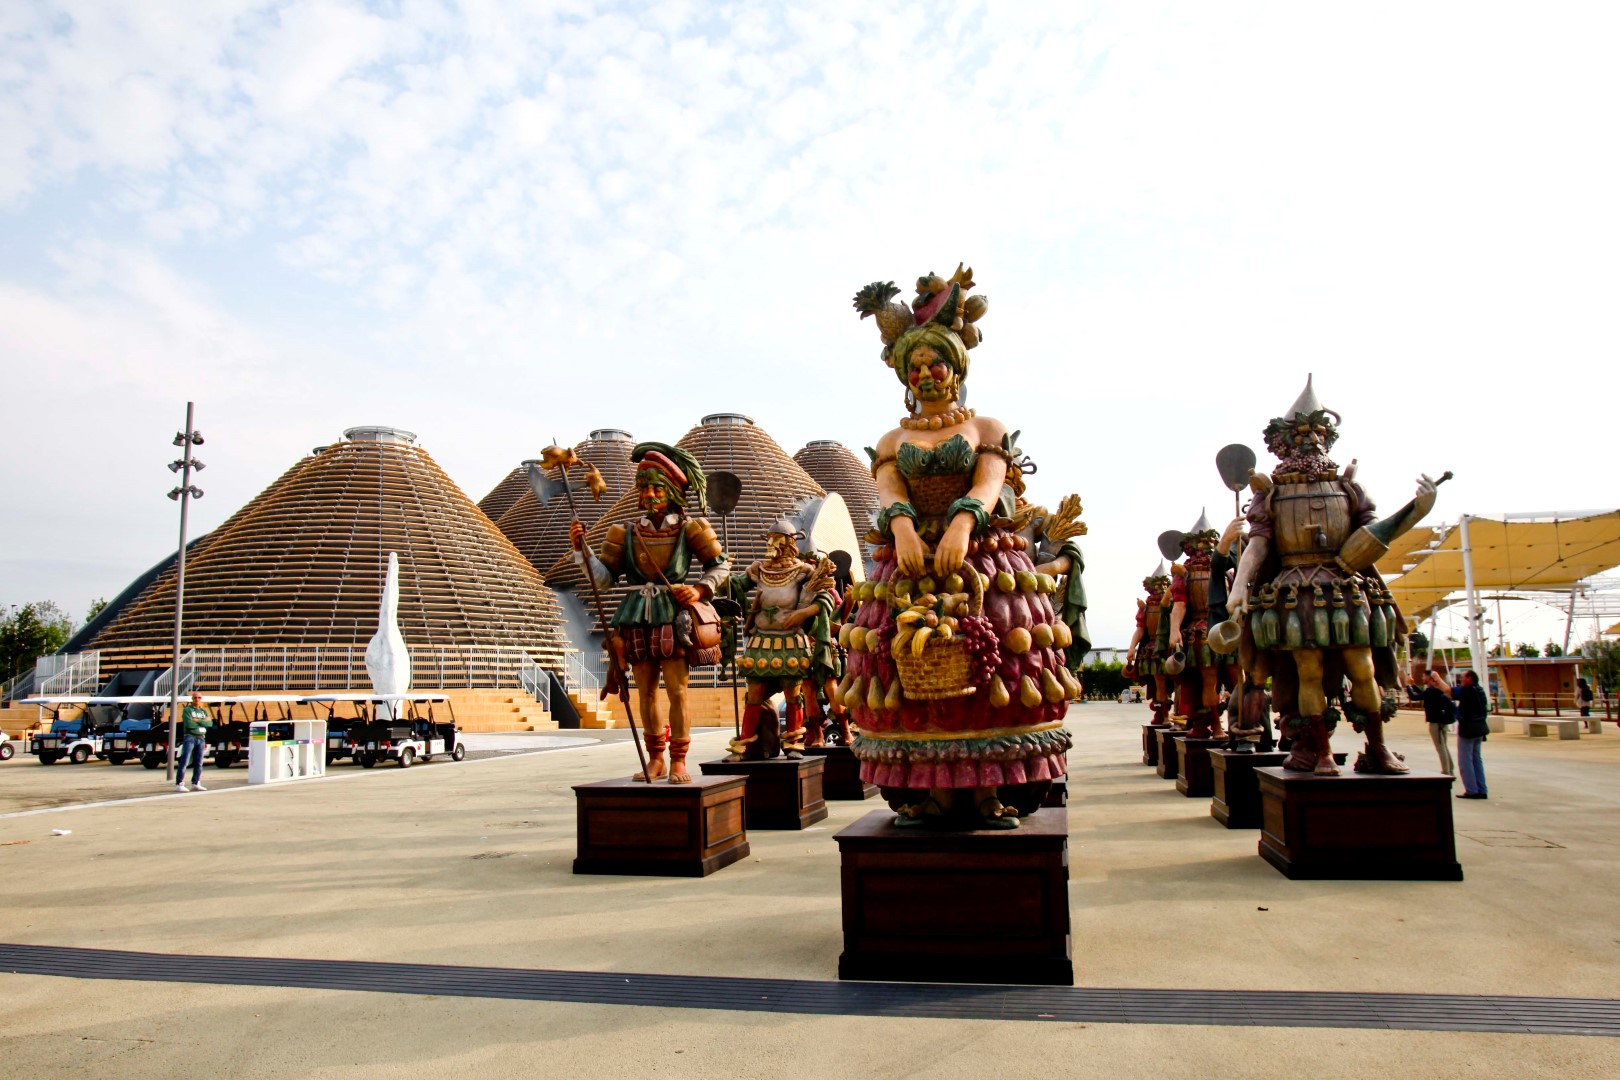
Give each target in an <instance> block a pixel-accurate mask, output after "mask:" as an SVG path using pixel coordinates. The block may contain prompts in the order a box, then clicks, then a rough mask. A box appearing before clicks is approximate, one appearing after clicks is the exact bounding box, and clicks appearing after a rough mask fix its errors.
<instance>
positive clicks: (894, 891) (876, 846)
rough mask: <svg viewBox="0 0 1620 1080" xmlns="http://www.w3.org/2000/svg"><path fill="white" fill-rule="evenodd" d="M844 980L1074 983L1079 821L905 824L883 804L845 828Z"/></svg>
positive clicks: (1049, 816) (1043, 816) (1050, 816)
mask: <svg viewBox="0 0 1620 1080" xmlns="http://www.w3.org/2000/svg"><path fill="white" fill-rule="evenodd" d="M835 839H836V840H837V841H838V850H839V856H840V859H841V860H842V864H843V873H842V877H843V894H844V895H843V899H844V952H843V954H842V955H841V956H840V957H839V958H838V977H839V978H840V979H868V980H878V981H883V982H890V981H903V982H970V983H1039V984H1042V985H1047V986H1072V985H1073V984H1074V960H1073V955H1072V953H1071V948H1070V941H1069V825H1068V815H1067V814H1066V813H1065V812H1063V811H1061V810H1044V809H1043V810H1037V811H1036V812H1035V813H1033V814H1031V815H1030V816H1029V817H1026V818H1024V819H1023V822H1022V824H1021V825H1020V826H1019V827H1018V828H1017V829H1009V830H1006V831H1002V830H989V829H985V830H978V831H974V832H930V831H927V830H924V829H897V828H895V826H894V815H893V814H890V813H887V812H885V811H874V812H873V813H870V814H867V815H866V816H865V817H863V818H861V820H859V821H857V822H856V823H855V824H853V825H851V826H850V827H849V828H847V829H845V830H844V831H843V832H840V833H839V834H838V835H837V836H836V837H835Z"/></svg>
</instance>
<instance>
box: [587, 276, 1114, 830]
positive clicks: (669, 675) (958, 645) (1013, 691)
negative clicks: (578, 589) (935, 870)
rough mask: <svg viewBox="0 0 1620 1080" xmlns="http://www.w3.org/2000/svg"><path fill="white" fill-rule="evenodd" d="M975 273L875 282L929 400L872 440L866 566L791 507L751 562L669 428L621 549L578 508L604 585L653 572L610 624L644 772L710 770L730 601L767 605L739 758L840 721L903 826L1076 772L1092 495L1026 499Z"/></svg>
mask: <svg viewBox="0 0 1620 1080" xmlns="http://www.w3.org/2000/svg"><path fill="white" fill-rule="evenodd" d="M973 287H974V282H973V277H972V271H971V270H969V269H966V268H964V267H961V266H958V267H957V270H956V273H954V274H953V275H952V276H951V277H950V278H948V279H946V278H941V277H940V276H939V275H937V274H932V273H930V274H926V275H923V276H922V277H920V278H919V279H918V280H917V294H916V297H915V299H914V300H913V301H912V302H911V303H910V304H906V303H901V302H896V301H895V300H894V298H895V296H896V295H897V294H898V293H899V290H898V289H897V288H896V287H895V286H894V285H893V283H892V282H875V283H873V284H872V285H869V286H867V287H866V288H864V289H862V290H861V291H860V292H859V293H858V294H857V295H856V297H855V307H856V309H857V310H858V311H859V313H860V315H861V317H862V318H866V317H868V316H872V317H874V318H875V322H876V324H877V326H878V329H879V333H880V336H881V338H882V342H883V346H882V352H881V356H882V359H883V362H884V364H885V365H886V366H887V367H888V368H889V369H890V371H891V372H892V373H893V375H894V377H895V378H896V379H897V380H899V382H900V383H901V384H902V386H903V387H904V396H905V402H906V406H907V415H906V416H904V417H902V418H901V420H900V422H899V424H898V425H897V426H896V427H895V428H894V429H893V430H891V431H889V432H887V433H886V434H884V435H883V436H882V438H880V439H879V440H878V441H877V445H876V447H875V448H870V449H869V450H868V453H869V455H870V456H871V458H872V475H873V480H874V483H875V485H876V487H877V490H878V493H879V501H880V505H881V506H882V509H881V511H880V512H879V513H878V514H877V515H876V519H875V520H874V521H873V523H872V531H871V532H870V533H869V534H868V537H867V539H868V540H869V542H871V543H872V544H873V545H874V546H873V550H872V560H871V563H870V572H869V574H868V577H867V580H866V581H863V582H859V583H856V582H854V581H852V580H851V579H850V577H849V575H848V574H847V573H844V574H840V572H839V570H838V566H837V564H836V563H835V561H834V559H833V558H832V556H833V555H834V554H836V553H811V554H809V555H808V556H807V555H806V554H805V553H802V552H801V551H800V546H799V541H800V534H799V530H798V529H797V528H796V527H795V524H794V522H793V521H791V520H788V519H784V520H782V521H780V522H778V523H777V524H776V525H775V526H773V528H772V529H771V532H770V535H769V537H768V540H767V543H768V550H767V555H766V557H765V558H764V559H761V560H759V561H757V562H755V563H753V564H752V565H750V566H748V567H747V568H745V569H742V570H733V568H732V566H731V563H730V561H729V559H728V558H727V555H726V553H725V551H723V550H722V545H721V544H720V542H719V540H718V539H717V538H716V536H715V533H714V530H713V529H712V528H711V527H710V526H709V524H708V522H707V521H706V520H704V518H703V516H702V511H703V506H704V488H705V479H704V474H703V470H702V467H701V466H700V465H699V464H698V462H697V461H696V460H694V459H693V458H692V457H691V456H690V455H688V454H686V453H685V452H684V451H682V450H680V449H679V448H676V447H672V446H668V445H666V444H662V443H642V444H640V445H639V446H637V447H636V448H635V449H634V451H632V453H631V460H632V461H633V462H634V463H635V464H636V466H637V473H636V485H637V490H638V493H639V499H640V516H639V518H638V519H637V520H635V521H633V522H630V523H628V524H623V525H614V526H613V527H611V528H610V529H609V530H608V532H607V535H606V537H605V539H604V541H603V543H602V544H601V550H600V551H592V550H591V548H590V547H589V546H588V545H587V544H586V543H585V530H584V528H583V526H582V525H580V524H579V523H577V522H576V523H575V525H574V526H573V528H572V530H571V538H572V542H573V547H574V551H575V558H576V559H577V561H578V562H579V563H580V565H581V566H582V567H583V568H584V569H585V570H586V572H587V573H588V575H589V578H590V582H591V585H592V588H593V590H596V591H598V592H600V591H601V590H606V589H608V588H610V587H611V586H613V585H614V584H615V583H617V582H618V581H620V580H621V579H622V580H623V581H624V582H626V583H627V584H628V585H630V586H631V587H632V588H631V590H630V591H629V593H628V594H627V595H626V596H625V597H624V598H623V600H622V601H621V602H620V603H619V605H618V607H617V609H616V610H615V611H614V613H613V615H612V617H611V618H608V619H606V620H605V621H606V623H607V629H608V643H609V652H610V662H611V666H612V667H613V668H614V670H617V671H628V672H629V673H631V674H632V675H633V678H634V682H635V685H636V690H637V693H636V698H637V701H638V704H639V712H640V725H641V728H642V730H643V731H644V733H645V742H646V748H647V751H648V764H647V767H646V769H645V771H644V772H642V773H639V774H638V775H637V778H638V779H646V780H657V779H662V778H665V777H667V778H668V780H669V782H671V783H686V782H690V779H691V778H690V775H689V773H688V772H687V769H686V762H685V758H686V752H687V747H688V745H689V743H690V735H689V730H688V722H687V711H686V700H685V699H686V688H687V683H688V679H689V672H690V670H691V668H692V667H693V666H696V665H701V664H712V663H715V662H716V661H717V660H719V659H720V651H721V650H720V642H721V639H722V637H723V634H721V632H720V629H719V628H720V624H721V623H722V622H723V619H722V618H721V616H719V615H718V614H717V613H716V611H715V609H716V607H717V606H718V607H719V608H721V609H726V608H728V607H729V605H737V607H738V608H740V609H741V610H742V611H743V612H744V613H745V621H744V627H745V636H744V641H743V643H742V648H741V650H740V654H739V655H738V656H737V658H736V661H735V663H736V669H737V670H738V672H739V673H740V674H741V675H742V677H743V678H744V679H745V680H746V683H747V687H748V690H747V704H746V709H745V711H744V712H743V715H742V718H741V722H740V724H739V732H738V734H737V737H736V738H735V739H733V740H732V743H731V747H730V752H731V758H732V759H733V760H743V759H748V758H754V757H763V756H768V755H774V754H775V753H778V752H780V753H782V754H784V755H786V756H789V757H792V756H796V755H798V754H799V753H801V752H802V751H803V749H804V747H805V745H806V719H807V717H814V718H815V719H816V720H817V721H818V722H819V723H818V728H817V731H816V734H817V736H818V737H819V736H820V732H821V731H822V730H825V731H827V732H828V733H829V734H830V735H831V737H833V738H834V739H836V740H839V741H844V742H846V743H849V744H851V745H852V749H853V752H854V754H855V756H856V757H857V758H859V760H860V773H861V778H862V780H863V781H865V782H867V783H871V784H875V785H877V786H878V787H879V788H880V789H881V790H882V792H883V793H884V796H885V797H886V799H887V800H888V802H889V804H890V806H891V807H893V808H894V809H895V811H896V813H897V823H899V824H903V825H932V826H942V827H988V828H1002V829H1005V828H1016V827H1017V825H1018V823H1019V819H1020V817H1021V816H1023V815H1026V814H1028V813H1030V812H1031V811H1032V810H1033V809H1034V808H1036V807H1037V806H1039V805H1040V803H1041V801H1042V799H1043V798H1044V796H1045V793H1046V789H1047V788H1048V787H1049V786H1050V784H1051V782H1052V781H1054V780H1056V779H1058V778H1060V777H1062V776H1063V775H1064V774H1065V772H1066V769H1067V760H1066V755H1067V752H1068V749H1069V746H1070V738H1069V734H1068V732H1067V731H1065V730H1064V727H1063V719H1064V716H1065V714H1066V711H1067V708H1068V703H1069V701H1070V700H1072V699H1074V698H1076V697H1078V696H1080V694H1081V683H1080V677H1079V670H1080V667H1081V664H1082V663H1083V661H1084V658H1085V655H1086V652H1087V651H1088V649H1089V648H1090V642H1089V640H1088V635H1087V631H1086V618H1085V616H1086V599H1085V588H1084V584H1083V581H1082V573H1083V571H1084V559H1083V556H1082V554H1081V551H1080V548H1079V546H1078V543H1077V542H1076V541H1077V538H1078V537H1079V536H1081V535H1083V534H1084V533H1085V531H1086V530H1085V525H1084V523H1083V522H1082V521H1081V520H1080V515H1081V506H1080V500H1079V498H1078V497H1077V496H1069V497H1067V498H1065V499H1064V500H1063V501H1062V502H1061V503H1060V504H1059V506H1058V507H1057V509H1056V511H1048V510H1047V509H1046V508H1044V507H1041V506H1037V505H1034V504H1032V503H1030V502H1029V501H1027V500H1026V499H1025V497H1024V495H1025V487H1024V479H1023V478H1024V476H1025V475H1026V474H1027V473H1031V472H1033V471H1034V465H1033V463H1032V462H1031V461H1030V460H1029V459H1028V458H1027V457H1026V456H1025V455H1024V454H1023V452H1022V451H1021V450H1020V449H1019V447H1018V442H1017V440H1018V434H1019V433H1018V432H1016V431H1012V430H1009V428H1008V427H1007V425H1006V424H1004V423H1002V422H1001V421H999V420H996V419H992V418H990V417H987V416H981V415H978V414H977V413H976V412H974V410H972V409H969V408H967V407H966V406H965V405H964V404H963V400H962V399H963V396H964V385H965V382H966V379H967V374H968V368H969V362H968V351H969V350H970V349H972V348H973V347H975V346H976V345H977V344H978V343H979V341H980V340H981V338H982V331H981V330H980V328H979V326H978V322H979V320H980V319H981V318H982V317H983V315H984V314H985V311H986V310H987V307H988V302H987V301H986V300H985V298H984V297H983V296H981V295H977V294H974V293H973V292H972V289H973ZM694 511H696V512H694ZM694 565H696V566H697V567H698V568H699V569H698V571H697V577H696V580H695V581H692V582H690V583H689V582H688V580H687V579H688V576H689V571H690V570H691V568H692V567H693V566H694ZM732 610H736V609H732ZM660 679H661V680H662V682H663V684H664V688H665V692H666V693H665V697H666V698H667V703H668V723H667V725H666V723H665V719H664V717H663V715H662V714H661V711H660V709H659V702H658V700H657V695H656V690H657V687H658V684H659V681H660ZM609 682H610V687H611V686H612V685H613V678H612V676H611V673H610V680H609ZM778 695H781V696H782V697H783V698H784V699H785V707H784V714H783V717H782V722H781V726H780V731H779V732H777V730H776V723H775V718H776V715H777V714H776V709H775V705H774V700H775V698H776V697H777V696H778ZM821 725H824V727H823V726H821ZM666 749H667V750H668V752H669V763H668V764H667V765H665V763H664V760H663V754H664V752H665V750H666Z"/></svg>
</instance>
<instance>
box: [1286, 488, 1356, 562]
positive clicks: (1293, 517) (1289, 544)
mask: <svg viewBox="0 0 1620 1080" xmlns="http://www.w3.org/2000/svg"><path fill="white" fill-rule="evenodd" d="M1271 519H1272V539H1273V541H1274V542H1275V543H1276V546H1277V553H1278V554H1279V555H1280V556H1281V557H1282V563H1283V565H1284V566H1313V565H1319V564H1323V563H1330V562H1332V561H1333V557H1334V556H1335V555H1337V554H1338V553H1339V548H1340V547H1342V546H1343V545H1344V542H1345V541H1346V540H1347V539H1349V537H1350V532H1351V529H1350V496H1349V495H1348V494H1347V493H1346V492H1345V490H1344V488H1343V487H1341V486H1340V485H1339V483H1338V481H1336V480H1312V481H1309V482H1307V483H1302V484H1279V485H1277V487H1276V488H1275V489H1274V490H1273V491H1272V493H1271Z"/></svg>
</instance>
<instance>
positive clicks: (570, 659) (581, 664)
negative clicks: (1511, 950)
mask: <svg viewBox="0 0 1620 1080" xmlns="http://www.w3.org/2000/svg"><path fill="white" fill-rule="evenodd" d="M563 685H564V686H566V687H568V689H570V690H574V691H577V692H578V693H581V694H587V695H595V694H596V693H597V692H598V691H600V690H601V689H602V678H601V676H599V675H597V674H596V672H594V671H592V670H591V669H590V668H588V667H586V666H585V661H584V659H583V658H582V657H581V655H580V653H579V651H578V650H573V651H570V652H569V653H568V654H567V655H566V656H564V657H563Z"/></svg>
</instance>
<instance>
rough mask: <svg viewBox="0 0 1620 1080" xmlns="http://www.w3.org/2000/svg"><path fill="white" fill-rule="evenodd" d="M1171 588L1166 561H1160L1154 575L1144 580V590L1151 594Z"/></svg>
mask: <svg viewBox="0 0 1620 1080" xmlns="http://www.w3.org/2000/svg"><path fill="white" fill-rule="evenodd" d="M1169 587H1170V573H1169V571H1167V570H1166V569H1165V568H1164V560H1163V559H1160V560H1159V565H1158V566H1157V567H1156V568H1155V569H1154V571H1153V573H1151V574H1149V575H1148V576H1147V577H1145V578H1143V579H1142V588H1144V589H1146V590H1147V591H1148V592H1150V593H1160V592H1163V591H1164V590H1165V589H1168V588H1169Z"/></svg>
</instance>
